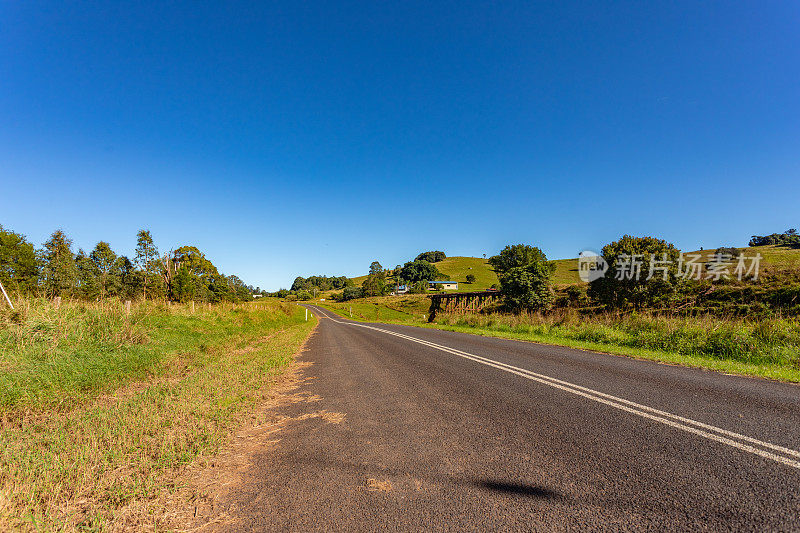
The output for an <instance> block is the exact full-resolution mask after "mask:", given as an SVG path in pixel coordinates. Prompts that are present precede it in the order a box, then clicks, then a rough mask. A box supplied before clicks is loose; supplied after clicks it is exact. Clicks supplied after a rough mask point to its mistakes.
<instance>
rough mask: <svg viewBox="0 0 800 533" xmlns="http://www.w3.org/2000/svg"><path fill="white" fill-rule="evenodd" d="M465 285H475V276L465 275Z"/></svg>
mask: <svg viewBox="0 0 800 533" xmlns="http://www.w3.org/2000/svg"><path fill="white" fill-rule="evenodd" d="M467 283H469V284H470V285H471V284H473V283H475V274H467Z"/></svg>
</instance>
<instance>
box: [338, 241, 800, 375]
mask: <svg viewBox="0 0 800 533" xmlns="http://www.w3.org/2000/svg"><path fill="white" fill-rule="evenodd" d="M798 238H800V237H798V235H797V232H796V231H795V230H788V231H786V232H784V233H782V234H777V233H776V234H772V235H769V236H765V237H761V236H754V237H752V239H751V241H750V244H751V247H749V248H735V247H725V246H723V247H719V248H716V249H709V250H700V251H696V252H688V253H686V254H681V252H680V250H678V249H677V248H675V246H674V245H672V244H671V243H669V242H667V241H665V240H662V239H658V238H654V237H634V236H629V235H626V236H623V237H622V238H620V239H618V240H617V241H614V242H612V243H609V244H608V245H606V246H605V247H603V252H602V256H603V257H604V259H605V261H606V262H607V264H608V265H610V266H611V267H612V269H611V270H610V271H609V273H607V275H606V276H604V277H601V278H599V279H596V280H594V281H592V282H591V283H583V282H580V281H579V280H578V281H577V282H573V283H567V284H563V283H560V282H562V281H564V280H565V279H567V277H566V275H565V273H567V274H569V275H574V276H575V278H576V279H578V262H577V260H561V261H549V260H548V258H547V257H546V256H545V254H544V253H543V252H542V251H541V250H540V249H538V248H536V247H534V246H529V245H523V244H516V245H509V246H506V247H505V248H504V249H503V250H502V251H501V252H500V253H499V254H498V255H495V256H492V257H490V258H489V259H488V260H484V261H485V262H486V267H487V268H491V270H492V272H493V274H495V275H496V276H497V279H498V280H499V289H500V292H499V293H500V295H501V296H502V300H501V303H499V304H496V305H494V306H490V307H487V308H485V309H483V310H482V311H481V312H478V313H470V312H467V311H465V310H460V311H459V310H457V311H451V312H448V313H443V312H441V311H440V312H438V313H435V314H434V316H433V318H432V319H431V320H430V323H428V320H427V319H429V318H431V316H430V310H427V311H426V309H425V308H426V307H427V305H428V304H429V303H430V300H429V299H428V298H425V297H424V296H422V295H401V296H396V297H384V298H362V299H355V300H352V301H348V302H345V303H344V304H342V303H335V302H325V305H326V307H328V308H329V309H331V310H332V311H335V312H337V313H339V314H340V315H342V316H345V317H349V316H350V313H351V312H352V317H353V318H354V319H356V320H375V321H383V322H395V323H402V324H413V325H421V326H427V327H437V328H443V329H450V330H456V331H464V332H469V333H477V334H481V335H492V336H498V337H507V338H515V339H522V340H530V341H536V342H543V343H551V344H560V345H565V346H572V347H576V348H585V349H590V350H596V351H604V352H611V353H616V354H623V355H630V356H635V357H642V358H647V359H653V360H658V361H663V362H670V363H678V364H683V365H688V366H696V367H702V368H709V369H715V370H721V371H725V372H732V373H739V374H746V375H753V376H762V377H769V378H774V379H781V380H787V381H796V382H800V318H798V317H800V242H799V241H798ZM756 256H758V257H760V264H759V265H758V270H757V271H756V270H755V269H753V270H748V272H745V274H746V275H745V276H737V272H736V268H737V265H739V266H740V265H743V264H747V263H746V261H745V259H746V260H747V261H751V263H750V265H751V266H752V261H753V260H754V258H755V257H756ZM631 257H636V258H638V259H637V261H638V263H639V264H638V265H633V264H629V265H628V267H629V268H630V269H631V271H630V272H627V273H625V275H619V274H618V273H617V272H615V271H614V270H613V268H614V267H617V268H622V267H621V265H625V263H626V261H627V259H626V258H631ZM476 260H477V259H476ZM740 260H741V261H740ZM479 261H480V260H479ZM569 261H571V263H568V262H569ZM570 265H574V269H573V268H570ZM633 267H635V268H633ZM723 267H724V269H725V271H726V272H727V274H728V275H727V276H720V275H718V274H719V273H720V269H721V268H723ZM437 268H439V263H437ZM636 269H638V271H639V272H641V276H639V277H638V278H637V277H636V276H634V275H633V274H634V273H635V271H636ZM691 269H694V270H691ZM748 269H749V267H748ZM650 272H653V275H648V273H650ZM740 278H741V279H740ZM362 296H363V295H362ZM431 309H432V308H431ZM351 310H352V311H351Z"/></svg>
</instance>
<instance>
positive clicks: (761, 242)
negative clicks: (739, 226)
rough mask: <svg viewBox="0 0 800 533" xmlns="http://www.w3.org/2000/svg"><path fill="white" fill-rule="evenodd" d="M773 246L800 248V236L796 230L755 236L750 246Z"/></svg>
mask: <svg viewBox="0 0 800 533" xmlns="http://www.w3.org/2000/svg"><path fill="white" fill-rule="evenodd" d="M771 244H772V245H783V246H793V247H796V248H800V234H798V233H797V230H796V229H795V228H791V229H788V230H786V231H784V232H783V233H773V234H772V235H753V236H752V238H751V239H750V246H767V245H771Z"/></svg>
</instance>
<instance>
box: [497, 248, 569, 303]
mask: <svg viewBox="0 0 800 533" xmlns="http://www.w3.org/2000/svg"><path fill="white" fill-rule="evenodd" d="M489 264H490V265H492V267H493V268H494V270H495V272H496V273H497V277H498V278H499V279H500V292H501V293H502V294H503V302H504V303H505V305H506V307H508V308H509V309H510V310H512V311H514V312H519V311H523V310H537V311H538V310H543V309H547V308H548V307H550V304H551V303H552V301H553V291H552V289H551V287H550V286H551V280H552V277H553V273H554V272H555V268H556V266H555V263H552V262H550V261H548V260H547V256H546V255H545V254H544V252H543V251H541V250H540V249H539V248H537V247H535V246H529V245H527V244H514V245H509V246H506V247H505V248H503V250H502V251H501V252H500V253H499V254H498V255H495V256H492V257H490V258H489Z"/></svg>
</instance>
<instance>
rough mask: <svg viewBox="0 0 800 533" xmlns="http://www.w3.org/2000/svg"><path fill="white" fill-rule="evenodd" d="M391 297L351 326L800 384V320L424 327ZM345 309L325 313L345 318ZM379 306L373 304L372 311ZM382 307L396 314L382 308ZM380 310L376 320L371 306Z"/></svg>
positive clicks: (527, 319)
mask: <svg viewBox="0 0 800 533" xmlns="http://www.w3.org/2000/svg"><path fill="white" fill-rule="evenodd" d="M393 301H396V299H395V300H392V299H391V298H382V299H378V298H376V299H374V301H373V302H371V303H370V304H363V303H361V302H360V301H358V302H357V303H352V304H351V305H352V307H353V319H355V320H366V321H380V322H387V323H395V324H406V325H414V326H422V327H431V328H438V329H444V330H449V331H459V332H463V333H470V334H476V335H484V336H493V337H502V338H509V339H516V340H524V341H531V342H538V343H543V344H553V345H559V346H568V347H572V348H580V349H584V350H591V351H597V352H605V353H612V354H617V355H626V356H631V357H636V358H641V359H649V360H653V361H660V362H664V363H673V364H680V365H684V366H690V367H696V368H706V369H710V370H717V371H721V372H727V373H732V374H741V375H746V376H757V377H765V378H770V379H777V380H782V381H791V382H800V320H797V319H780V318H776V319H762V320H757V321H750V320H747V319H738V318H719V317H712V316H702V317H666V316H655V315H645V314H642V315H627V316H625V315H623V316H617V315H611V314H609V315H580V314H578V313H575V312H574V311H566V312H561V313H553V314H551V315H545V316H541V315H535V314H522V315H505V314H489V315H474V314H460V313H459V314H440V316H438V317H437V319H436V321H435V322H434V323H432V324H429V323H428V322H427V320H426V319H425V317H427V313H424V312H423V311H427V307H425V304H426V303H427V302H428V301H429V300H427V299H426V298H423V299H416V300H413V303H406V304H405V305H406V309H407V310H408V312H405V313H397V312H393V311H396V306H393V304H392V302H393ZM349 304H350V302H348V303H346V304H329V303H327V302H325V304H324V306H325V307H326V308H328V309H330V310H331V311H334V312H336V313H337V314H339V315H341V316H343V317H346V318H347V317H349V314H348V307H349ZM376 304H377V305H376ZM386 305H390V306H393V307H395V309H391V308H387V307H385V306H386ZM378 306H380V307H381V309H380V311H379V312H378V313H377V315H378V317H377V318H376V310H375V307H378Z"/></svg>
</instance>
